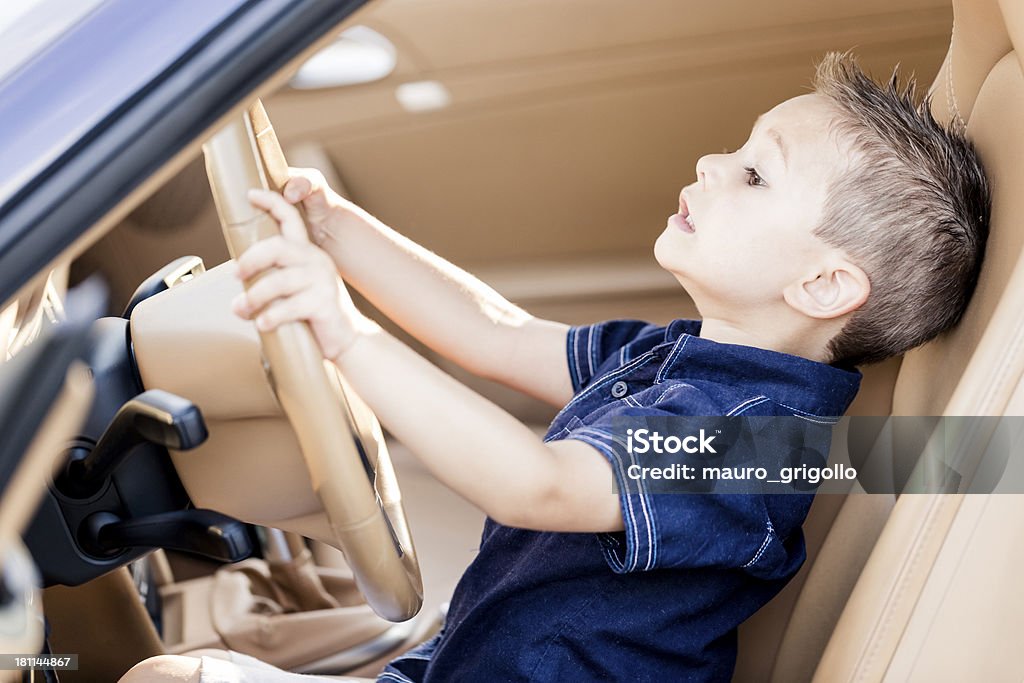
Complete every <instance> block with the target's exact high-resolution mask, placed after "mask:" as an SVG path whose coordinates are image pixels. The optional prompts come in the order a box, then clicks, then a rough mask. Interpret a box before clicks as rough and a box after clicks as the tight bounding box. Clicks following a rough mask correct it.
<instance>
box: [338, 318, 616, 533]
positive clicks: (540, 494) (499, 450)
mask: <svg viewBox="0 0 1024 683" xmlns="http://www.w3.org/2000/svg"><path fill="white" fill-rule="evenodd" d="M334 362H335V364H337V365H338V367H339V369H341V371H342V373H343V374H344V375H345V377H346V379H347V380H348V382H349V383H350V384H351V385H352V386H353V388H354V389H355V390H356V391H357V392H358V393H359V394H360V396H362V398H363V399H364V400H365V401H366V402H367V404H369V406H370V407H371V408H373V410H374V411H375V412H376V414H377V416H378V418H379V419H380V421H381V423H382V424H383V425H384V426H385V427H386V428H387V429H388V430H389V431H390V432H391V433H392V434H393V435H394V436H395V437H396V438H397V439H398V440H399V441H401V442H403V443H404V444H405V445H406V446H408V447H409V448H410V449H411V450H412V451H413V453H414V454H415V455H416V456H417V457H418V458H419V459H420V460H421V461H422V462H423V463H424V464H425V465H426V466H427V468H428V469H429V470H430V471H431V472H432V473H433V474H434V476H436V477H437V478H438V479H439V480H441V481H442V482H443V483H444V484H446V485H447V486H448V487H449V488H451V489H453V490H454V491H456V492H457V493H459V494H461V495H462V496H463V497H465V498H466V499H467V500H469V501H470V502H472V503H473V504H475V505H476V506H477V507H479V508H480V509H482V510H483V511H484V512H486V513H487V514H488V515H489V516H490V517H492V518H493V519H496V520H497V521H499V522H502V523H504V524H511V525H514V526H526V527H530V528H545V527H552V529H551V530H555V527H559V528H562V529H564V530H576V527H577V525H580V524H582V525H583V529H590V528H591V527H592V526H593V525H597V526H596V528H594V529H592V530H611V529H614V528H621V521H620V515H619V513H618V507H617V503H616V502H615V497H614V496H613V495H612V494H611V490H612V489H611V470H610V468H609V467H608V466H607V464H606V463H604V462H603V461H602V458H601V456H600V455H598V454H596V453H589V452H588V453H586V454H584V455H583V456H582V458H583V461H584V466H583V468H582V470H577V471H576V474H575V475H574V474H573V473H572V472H570V471H568V470H567V468H572V467H574V466H575V464H577V463H578V462H579V460H576V461H575V463H574V461H573V458H579V457H580V453H579V452H578V451H577V452H570V453H569V454H568V455H567V456H566V457H559V456H558V455H556V453H557V451H556V450H555V449H552V448H551V447H550V446H551V445H550V444H544V443H543V442H542V440H541V439H540V438H539V437H538V436H537V435H536V434H534V433H533V432H532V431H530V429H529V428H527V427H526V426H525V425H523V424H522V423H521V422H519V421H518V420H516V419H515V418H514V417H512V416H511V415H509V414H508V413H507V412H505V411H504V410H502V409H501V408H499V407H498V406H496V405H494V404H493V403H491V402H490V401H487V400H486V399H484V398H483V397H481V396H480V395H478V394H476V393H474V392H473V391H471V390H470V389H468V388H467V387H465V386H463V385H462V384H460V383H459V382H457V381H455V380H454V379H453V378H451V377H450V376H448V375H447V374H445V373H444V372H442V371H441V370H439V369H438V368H436V367H435V366H434V365H432V364H431V363H429V362H428V361H426V360H424V359H423V358H422V357H420V356H419V355H417V354H416V353H415V352H413V351H412V350H410V349H409V348H408V347H406V346H405V345H404V344H402V343H401V342H399V341H397V340H396V339H394V338H393V337H391V336H390V335H388V334H387V333H385V332H383V331H380V330H379V329H378V331H376V332H373V333H370V334H365V333H364V334H363V335H361V336H360V337H359V338H358V339H357V341H356V342H355V344H354V345H353V346H352V347H350V348H349V349H348V350H346V351H345V352H344V353H343V354H342V356H341V357H340V358H338V359H335V360H334ZM573 446H575V447H577V448H582V449H588V448H589V447H588V446H586V445H585V444H582V443H580V442H576V443H574V444H573ZM595 480H596V481H597V482H598V483H596V484H594V483H593V482H594V481H595ZM576 486H578V487H580V488H579V489H576V488H571V487H576ZM584 489H586V490H589V491H592V492H594V495H595V496H596V497H597V498H598V500H599V501H600V502H601V503H603V504H604V505H602V506H601V507H604V508H605V509H604V512H605V514H604V515H603V516H599V515H596V514H595V507H597V506H595V505H593V504H592V502H591V501H590V500H587V499H586V498H582V499H581V498H580V494H581V492H582V491H583V490H584ZM568 498H572V499H574V500H567V499H568ZM581 507H582V508H583V509H585V510H586V513H587V514H586V515H583V514H581V512H580V508H581ZM616 525H619V526H618V527H617V526H616Z"/></svg>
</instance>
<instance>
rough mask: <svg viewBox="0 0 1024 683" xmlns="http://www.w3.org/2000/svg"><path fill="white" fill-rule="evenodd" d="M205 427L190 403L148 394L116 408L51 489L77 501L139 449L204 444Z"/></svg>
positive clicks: (166, 394)
mask: <svg viewBox="0 0 1024 683" xmlns="http://www.w3.org/2000/svg"><path fill="white" fill-rule="evenodd" d="M206 437H207V431H206V423H205V422H204V421H203V416H202V413H200V412H199V409H198V408H197V407H196V406H195V404H193V403H192V402H191V401H189V400H187V399H184V398H181V397H180V396H175V395H174V394H172V393H169V392H166V391H162V390H160V389H150V390H149V391H146V392H143V393H141V394H139V395H138V396H136V397H135V398H133V399H132V400H130V401H128V402H127V403H125V404H124V405H123V406H121V409H120V410H118V411H117V414H116V415H115V416H114V419H113V420H112V421H111V423H110V425H109V426H108V427H107V429H106V430H105V431H104V432H103V435H102V436H101V437H100V439H99V441H98V442H97V443H96V446H95V447H93V449H92V450H91V451H85V450H83V449H80V448H76V449H74V450H73V452H72V456H71V460H70V461H69V462H68V465H67V469H66V470H65V472H64V475H63V476H62V477H60V478H58V480H57V488H58V489H60V490H61V491H62V492H64V493H65V494H66V495H70V496H73V497H78V498H86V497H88V496H91V495H93V494H94V493H96V492H97V491H99V489H100V487H101V486H102V485H103V482H104V481H106V479H107V477H109V476H110V475H111V473H112V472H113V471H114V470H115V469H117V466H118V465H120V464H121V463H122V462H123V461H124V459H125V458H127V457H128V455H129V454H130V453H131V452H132V450H133V449H134V448H135V447H136V446H138V445H139V444H142V443H147V442H148V443H154V444H158V445H160V446H164V447H165V448H173V449H176V450H181V451H187V450H189V449H191V448H195V447H196V446H198V445H199V444H201V443H203V442H204V441H206Z"/></svg>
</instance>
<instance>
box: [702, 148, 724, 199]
mask: <svg viewBox="0 0 1024 683" xmlns="http://www.w3.org/2000/svg"><path fill="white" fill-rule="evenodd" d="M718 156H721V155H720V154H705V155H704V156H702V157H701V158H700V159H698V160H697V183H698V184H699V185H700V189H701V190H702V191H703V190H706V189H707V182H708V175H709V174H711V175H714V173H713V166H714V161H715V157H718Z"/></svg>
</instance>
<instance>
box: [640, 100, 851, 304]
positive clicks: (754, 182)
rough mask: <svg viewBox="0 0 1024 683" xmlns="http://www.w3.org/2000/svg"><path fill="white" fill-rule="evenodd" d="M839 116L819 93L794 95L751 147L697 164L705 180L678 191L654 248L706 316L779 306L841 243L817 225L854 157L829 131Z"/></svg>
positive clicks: (760, 127)
mask: <svg viewBox="0 0 1024 683" xmlns="http://www.w3.org/2000/svg"><path fill="white" fill-rule="evenodd" d="M834 116H835V110H834V109H833V105H832V104H830V103H829V101H828V100H826V99H825V98H824V97H823V96H821V95H817V94H810V95H802V96H800V97H795V98H793V99H791V100H786V101H785V102H783V103H781V104H779V105H778V106H776V107H775V108H774V109H772V110H771V111H769V112H768V113H766V114H764V115H763V116H761V117H760V119H759V120H758V122H757V123H756V124H755V126H754V129H753V131H752V132H751V135H750V138H749V139H748V140H747V142H746V144H744V145H743V147H741V148H740V149H738V150H736V151H735V152H733V153H731V154H710V155H707V156H704V157H702V158H701V159H700V160H699V161H698V162H697V181H696V182H694V183H693V184H691V185H688V186H686V187H684V188H683V190H682V192H681V193H680V197H679V199H680V201H679V213H677V214H675V215H673V216H671V217H670V218H669V221H668V226H667V227H666V228H665V231H664V232H663V233H662V234H661V236H660V237H659V238H658V241H657V243H656V244H655V247H654V253H655V256H656V258H657V259H658V262H659V263H660V264H661V266H662V267H663V268H665V269H666V270H668V271H669V272H671V273H672V274H673V275H675V276H676V279H678V280H679V282H680V283H681V284H682V285H683V287H684V288H685V289H686V290H687V291H688V292H689V293H690V295H691V296H692V297H693V299H694V302H695V303H696V304H697V307H698V309H699V310H700V312H701V314H702V315H704V316H708V315H723V314H730V313H731V314H733V315H737V314H745V313H746V312H749V311H752V310H757V309H763V307H764V306H766V305H768V306H773V305H777V304H780V303H781V302H782V300H783V299H782V293H783V290H784V289H785V288H786V287H788V286H791V285H792V284H793V283H794V282H796V281H798V280H800V279H801V278H806V277H808V276H810V275H813V271H815V269H816V268H818V266H819V264H820V263H822V262H823V260H824V258H825V256H826V254H828V253H829V252H830V251H833V250H832V249H831V247H829V246H828V245H826V244H825V243H824V242H823V241H821V240H820V239H818V238H817V237H815V236H814V235H812V231H813V230H814V229H815V228H816V227H817V226H818V224H819V221H820V219H821V216H822V209H823V206H824V202H825V199H826V195H827V190H828V187H829V182H830V181H831V180H832V179H833V178H834V177H836V175H837V174H838V173H841V172H842V171H843V169H844V168H845V167H846V166H847V164H848V159H849V157H848V155H847V154H846V153H845V152H844V151H843V150H841V149H840V148H839V147H838V146H837V143H836V141H835V136H833V135H830V133H829V124H830V122H831V121H832V120H833V118H834ZM687 212H688V213H689V217H690V219H689V220H690V222H692V228H691V226H690V225H688V222H687V221H686V220H684V219H683V216H684V215H686V214H687Z"/></svg>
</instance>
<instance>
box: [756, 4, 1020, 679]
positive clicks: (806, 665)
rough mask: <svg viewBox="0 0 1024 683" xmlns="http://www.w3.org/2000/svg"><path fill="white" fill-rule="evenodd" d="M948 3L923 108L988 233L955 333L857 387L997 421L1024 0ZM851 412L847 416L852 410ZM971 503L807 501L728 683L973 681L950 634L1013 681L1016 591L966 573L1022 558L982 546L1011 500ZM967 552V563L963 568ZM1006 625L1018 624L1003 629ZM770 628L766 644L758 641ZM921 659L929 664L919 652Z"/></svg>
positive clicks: (1006, 369) (1009, 299) (1013, 213)
mask: <svg viewBox="0 0 1024 683" xmlns="http://www.w3.org/2000/svg"><path fill="white" fill-rule="evenodd" d="M953 5H954V7H953V9H954V27H953V31H952V37H951V41H950V48H949V51H948V53H947V57H946V60H945V62H944V63H943V65H942V68H941V70H940V72H939V74H938V76H937V78H936V80H935V82H934V84H933V85H932V88H931V89H930V94H931V95H932V111H933V113H934V115H935V116H936V118H937V119H939V120H940V121H944V122H950V121H953V120H954V119H956V120H959V121H962V122H963V123H966V124H967V131H968V135H969V136H970V137H971V138H972V140H973V141H974V143H975V144H976V146H977V147H978V150H979V153H980V154H981V156H982V159H983V161H984V163H985V167H986V171H987V174H988V176H989V179H990V181H991V183H992V186H993V214H992V224H991V233H990V237H989V241H988V247H987V250H986V257H985V263H984V268H983V272H982V275H981V278H980V280H979V283H978V287H977V290H976V292H975V294H974V297H973V299H972V302H971V306H970V307H969V309H968V311H967V313H966V315H965V316H964V319H963V321H962V322H961V323H960V325H959V326H958V327H957V328H956V329H954V330H953V331H951V332H950V333H948V334H946V335H943V336H942V337H941V338H939V339H937V340H935V341H933V342H931V343H929V344H927V345H925V346H923V347H920V348H918V349H915V350H913V351H911V352H910V353H908V354H907V355H906V356H905V357H904V358H903V360H902V363H901V364H897V363H896V362H892V363H888V364H884V365H883V366H882V367H869V368H867V369H866V371H865V382H864V385H863V386H864V389H863V390H862V391H872V392H876V393H877V392H878V391H887V390H888V389H887V388H888V387H893V388H892V393H891V412H892V414H893V415H897V416H904V415H911V416H913V415H918V416H936V415H1001V414H1004V413H1007V414H1012V411H1014V410H1016V411H1018V412H1019V411H1020V409H1021V406H1024V386H1022V385H1021V376H1022V370H1024V313H1022V312H1024V263H1021V252H1022V245H1024V224H1022V222H1024V221H1022V217H1024V193H1020V192H1016V193H1015V192H1014V191H1013V190H1014V188H1015V186H1017V184H1018V183H1019V182H1021V181H1024V168H1021V167H1020V166H1019V165H1018V164H1017V160H1018V159H1024V76H1022V69H1021V61H1020V60H1019V59H1018V57H1024V53H1018V51H1017V50H1016V47H1017V46H1019V47H1021V48H1024V3H1021V2H1020V0H1002V1H998V0H961V1H959V2H954V3H953ZM896 370H898V375H896V378H895V384H894V385H893V384H892V383H891V378H892V374H893V373H894V372H895V371H896ZM1011 399H1013V400H1014V401H1015V403H1013V404H1011ZM858 402H860V401H858ZM884 404H885V402H883V401H878V400H877V397H872V399H871V401H870V402H869V403H866V405H869V406H871V408H872V409H876V408H877V407H878V406H879V405H884ZM1014 406H1016V408H1015V407H1014ZM851 412H852V413H853V414H856V413H857V412H858V411H857V404H855V405H854V407H853V409H852V410H851ZM876 414H877V413H876ZM894 445H902V444H894ZM915 455H916V454H915ZM971 498H972V500H971V501H970V502H969V503H968V504H966V505H961V503H962V501H963V499H964V497H963V496H955V495H949V496H929V495H906V496H901V497H900V499H899V500H898V501H897V500H896V499H895V497H894V496H891V495H880V494H875V495H849V496H846V497H845V498H844V497H839V496H818V498H817V499H816V500H815V503H814V506H813V507H812V509H811V514H810V516H809V518H808V521H807V524H806V525H805V533H806V536H807V544H808V556H809V560H808V563H807V566H805V567H804V569H803V570H802V571H801V573H800V574H799V575H798V576H797V577H796V579H794V581H793V582H792V583H791V584H790V585H789V586H787V588H786V590H785V591H783V593H781V594H780V595H779V596H778V597H777V598H776V600H775V601H773V602H772V603H770V604H769V605H768V606H767V607H766V608H765V609H764V610H762V611H761V612H759V613H758V614H756V615H754V617H753V618H752V619H751V620H750V621H749V622H748V623H747V624H745V625H744V627H742V628H741V659H740V661H739V662H738V664H737V675H736V680H738V681H746V680H772V681H780V682H781V681H805V680H810V679H811V677H812V675H814V672H815V670H817V674H816V676H815V680H821V681H834V680H847V679H849V680H852V679H854V678H856V679H857V680H881V679H882V678H885V677H887V676H889V677H892V679H893V680H905V679H906V678H908V677H917V678H919V679H920V680H940V679H942V680H968V679H970V678H975V679H977V674H978V673H980V672H981V671H983V669H977V670H976V671H975V672H973V673H970V672H967V671H964V670H961V671H960V675H952V676H950V675H949V673H950V672H952V671H954V670H955V667H952V663H951V662H952V661H953V659H955V658H957V657H959V660H958V661H963V660H964V659H965V658H964V657H963V656H962V655H963V652H964V651H965V650H966V649H967V648H966V646H964V645H962V644H956V643H955V640H954V639H955V638H956V637H961V636H963V637H964V638H965V642H966V640H968V639H969V640H970V642H971V643H978V644H979V647H981V648H982V650H983V651H986V652H991V653H994V655H998V656H994V657H993V658H992V661H990V662H989V663H988V666H989V668H988V672H989V673H991V674H993V675H992V676H988V677H984V676H983V677H982V678H983V679H985V680H988V679H992V680H994V679H996V678H1006V677H1007V675H1010V672H1011V671H1015V672H1016V677H1015V678H1014V680H1020V678H1021V673H1020V669H1019V665H1018V661H1020V658H1019V657H1015V654H1016V653H1014V652H1013V649H1012V647H1013V646H1011V645H1009V640H1012V639H1013V638H1012V637H1011V638H1009V639H1008V638H1007V631H1008V630H1009V631H1011V632H1013V633H1014V634H1019V633H1020V632H1021V630H1022V629H1021V628H1020V617H1019V616H1017V617H1014V616H1013V615H1014V614H1017V615H1019V614H1020V613H1021V611H1022V608H1024V605H1022V604H1021V602H1020V599H1021V598H1024V593H1022V592H1021V591H1017V592H1016V594H1014V593H1008V592H1006V591H1007V589H1008V588H1009V584H1011V583H1014V582H1010V581H1002V582H1001V581H998V580H997V581H986V582H982V583H984V586H983V587H979V586H978V581H977V579H978V578H979V577H980V576H981V575H982V573H983V572H984V568H985V567H986V566H988V567H993V568H996V569H997V570H1004V571H1011V570H1012V568H1013V566H1014V565H1013V564H1008V563H1010V562H1012V561H1017V562H1020V560H1021V557H1020V553H1022V552H1024V543H1018V544H1017V545H1018V547H1019V550H1017V551H1015V553H1016V554H1014V553H1011V552H1007V551H1005V550H1001V545H1002V544H999V543H992V544H990V545H987V546H986V545H985V543H984V541H985V540H986V539H988V538H989V537H990V536H991V534H992V533H994V529H997V528H998V524H999V520H1000V519H1001V518H1000V515H1006V516H1008V517H1009V519H1006V520H1004V521H1005V522H1008V523H1011V524H1015V528H1018V529H1019V528H1024V497H1017V496H1006V495H1003V496H999V501H998V504H992V505H989V504H986V503H984V502H983V501H984V500H988V499H989V498H991V497H990V496H972V497H971ZM971 525H975V526H974V527H972V526H971ZM972 528H973V529H975V530H976V532H977V533H975V534H972V533H971V531H970V530H971V529H972ZM1004 528H1006V527H1004ZM986 534H988V536H986ZM968 547H970V550H968ZM968 553H971V554H972V560H971V561H970V562H963V561H961V560H962V558H963V557H964V556H965V555H966V554H968ZM975 555H976V556H977V558H978V559H980V560H981V564H979V562H978V561H977V560H975V559H973V556H975ZM940 568H942V571H943V572H944V573H943V574H941V576H940V575H938V574H936V572H938V571H939V569H940ZM1007 576H1012V574H1008V575H1007ZM929 577H931V578H929ZM936 582H938V583H936ZM949 582H953V584H951V583H949ZM950 585H958V587H959V589H960V590H959V592H958V593H957V595H959V596H960V599H959V602H956V601H951V600H950V599H949V596H950V595H951V594H950V593H947V592H945V589H946V588H948V587H949V586H950ZM998 595H1004V596H1005V599H1001V598H999V597H997V596H998ZM926 598H927V599H926ZM943 601H946V602H950V603H954V602H955V604H954V605H953V607H954V608H955V609H951V610H949V611H944V608H945V607H946V604H945V603H944V602H943ZM940 605H941V606H942V607H943V609H940V607H939V606H940ZM1008 605H1009V606H1011V607H1012V608H1013V609H1016V610H1017V612H1016V613H1014V612H1013V611H1012V609H1011V608H1010V607H1008ZM966 614H971V617H972V619H974V620H976V621H977V622H978V623H979V625H984V628H978V629H977V630H975V629H974V626H973V624H972V625H971V629H972V630H971V632H970V634H969V635H970V637H969V638H967V636H966V635H963V634H961V633H960V632H961V631H963V630H964V625H965V624H971V621H970V620H963V617H964V616H965V615H966ZM1000 619H1002V620H1003V621H1002V622H1001V625H1000ZM1014 622H1016V623H1017V628H1012V627H1011V626H1010V624H1011V623H1014ZM769 625H770V626H774V628H775V629H776V630H777V631H779V634H778V635H775V636H768V637H765V636H766V633H767V632H768V628H767V627H768V626H769ZM930 629H931V630H933V631H934V633H933V635H934V634H940V638H939V640H938V641H935V642H933V641H932V639H931V636H929V638H925V637H924V635H925V634H928V633H930ZM744 630H746V631H748V632H750V631H756V632H757V636H758V637H757V638H748V639H747V640H748V641H757V643H758V644H755V645H753V646H752V648H751V647H748V648H747V651H744V649H743V646H744ZM926 643H930V645H927V646H926V645H925V644H926ZM954 644H956V647H953V645H954ZM943 648H945V649H943ZM1007 648H1009V649H1007ZM751 649H754V653H753V655H754V656H751V652H750V650H751ZM925 652H927V654H928V656H926V657H921V654H922V653H925ZM951 657H952V658H953V659H951ZM753 662H756V664H753ZM950 667H952V668H950ZM887 672H888V673H887ZM897 672H898V673H897ZM979 680H980V679H979Z"/></svg>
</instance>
